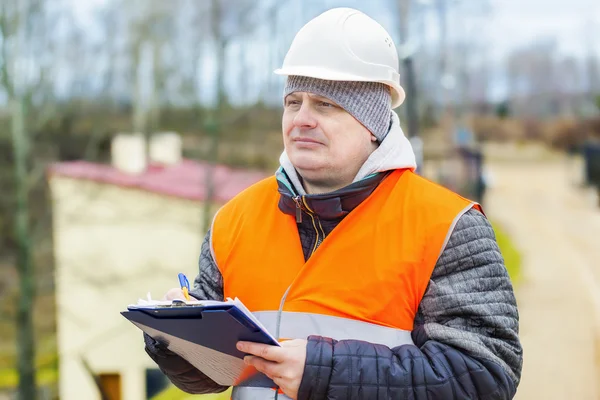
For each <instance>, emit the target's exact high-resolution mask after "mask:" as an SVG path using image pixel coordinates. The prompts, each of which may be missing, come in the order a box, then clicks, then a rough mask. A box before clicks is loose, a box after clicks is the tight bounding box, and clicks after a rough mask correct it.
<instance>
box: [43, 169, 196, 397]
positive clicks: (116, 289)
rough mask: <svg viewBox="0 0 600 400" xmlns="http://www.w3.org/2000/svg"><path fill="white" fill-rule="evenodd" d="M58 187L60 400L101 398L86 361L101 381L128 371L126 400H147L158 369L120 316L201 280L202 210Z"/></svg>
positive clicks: (63, 182) (68, 182) (108, 191)
mask: <svg viewBox="0 0 600 400" xmlns="http://www.w3.org/2000/svg"><path fill="white" fill-rule="evenodd" d="M50 184H51V189H52V194H53V207H54V208H53V214H54V240H55V257H56V290H57V302H58V310H57V313H58V316H57V323H58V346H59V352H60V360H61V361H60V395H61V399H62V400H72V399H90V400H93V399H99V395H98V393H97V390H96V389H95V387H94V385H93V382H92V380H91V379H90V377H89V375H87V374H86V372H85V370H84V368H83V365H82V363H81V359H80V358H81V357H84V358H85V359H86V360H87V362H88V363H89V365H90V366H91V368H92V369H93V371H95V372H97V373H102V372H106V373H111V372H119V373H121V374H122V377H121V379H122V388H123V399H124V400H141V399H145V391H144V390H145V388H144V372H145V369H146V368H154V367H155V364H154V363H153V362H152V360H151V359H150V358H149V357H148V356H147V355H146V353H145V352H144V348H143V347H144V346H143V338H142V333H141V331H139V330H138V329H137V328H135V327H134V326H133V325H132V324H131V323H130V322H128V321H127V320H126V319H125V318H124V317H123V316H122V315H120V314H119V312H120V311H123V310H125V308H126V306H127V305H128V304H131V303H135V302H136V301H137V299H138V298H139V297H143V298H145V297H146V293H147V292H148V291H150V292H151V293H152V297H153V298H159V297H162V296H163V295H164V293H165V292H166V291H167V290H168V289H169V288H171V287H176V286H177V285H178V281H177V273H178V272H184V273H186V274H187V275H188V278H189V279H190V281H192V280H193V278H194V277H195V275H196V274H197V261H198V256H199V251H200V245H201V243H202V239H203V236H204V232H202V225H203V224H202V220H201V215H202V205H201V204H200V203H196V202H193V201H188V200H182V199H177V198H172V197H167V196H161V195H156V194H152V193H148V192H144V191H140V190H136V189H128V188H121V187H117V186H112V185H104V184H98V183H95V182H90V181H82V180H75V179H70V178H64V177H52V178H51V180H50ZM190 283H191V284H192V283H193V282H190Z"/></svg>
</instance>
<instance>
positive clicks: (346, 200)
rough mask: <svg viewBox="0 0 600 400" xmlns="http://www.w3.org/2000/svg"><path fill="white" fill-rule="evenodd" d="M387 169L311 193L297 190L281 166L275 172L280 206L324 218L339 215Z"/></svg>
mask: <svg viewBox="0 0 600 400" xmlns="http://www.w3.org/2000/svg"><path fill="white" fill-rule="evenodd" d="M389 172H391V171H388V172H384V173H375V174H372V175H370V176H367V177H366V178H364V179H362V180H360V181H358V182H354V183H352V184H350V185H348V186H346V187H343V188H341V189H338V190H336V191H335V192H330V193H323V194H313V195H311V194H298V193H296V191H295V190H294V185H292V183H291V181H290V179H289V177H288V175H287V173H286V172H285V170H284V169H283V168H280V169H279V170H278V171H277V174H276V177H277V184H278V191H279V194H280V198H279V209H280V210H281V211H282V212H284V213H286V214H289V215H294V216H296V217H298V213H299V212H300V211H304V212H308V213H311V214H313V215H316V216H318V217H319V218H320V219H323V220H334V219H341V218H343V217H344V216H346V215H348V213H349V212H350V211H352V210H354V208H356V207H357V206H358V205H359V204H360V203H362V202H363V201H364V200H365V199H366V198H367V197H369V196H370V195H371V193H373V191H374V190H375V189H376V188H377V186H378V185H379V183H380V182H381V181H382V180H383V179H385V177H386V176H387V175H389ZM298 222H299V221H298Z"/></svg>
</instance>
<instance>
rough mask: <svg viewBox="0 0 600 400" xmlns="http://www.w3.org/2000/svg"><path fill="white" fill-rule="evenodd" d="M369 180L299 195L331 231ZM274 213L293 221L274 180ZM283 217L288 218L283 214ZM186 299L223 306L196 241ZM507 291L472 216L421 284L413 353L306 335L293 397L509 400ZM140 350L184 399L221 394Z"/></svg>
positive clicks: (511, 308) (511, 313)
mask: <svg viewBox="0 0 600 400" xmlns="http://www.w3.org/2000/svg"><path fill="white" fill-rule="evenodd" d="M385 177H386V174H385V173H379V174H374V175H371V176H369V177H367V178H366V179H362V180H360V181H358V182H355V183H353V184H352V185H350V186H348V187H346V188H344V189H341V190H339V191H337V192H333V193H330V194H326V195H313V196H307V200H308V201H310V202H311V203H310V206H311V209H313V210H314V211H316V214H317V216H318V218H319V219H320V221H321V223H322V226H323V228H324V231H325V233H326V234H329V232H331V230H332V229H333V228H334V227H335V226H336V225H337V224H338V223H339V222H340V221H341V220H342V219H343V218H344V217H345V215H347V214H348V213H349V212H351V210H352V209H353V208H354V207H356V206H357V205H358V204H360V202H361V201H362V200H364V199H365V198H366V197H367V196H368V195H369V194H370V193H371V192H372V191H373V190H374V189H375V188H376V187H377V185H378V184H379V182H380V181H381V180H382V179H385ZM278 181H279V182H280V186H279V191H280V193H281V200H280V204H279V207H280V209H281V210H282V211H284V212H286V213H290V214H292V213H295V211H296V210H295V208H294V207H293V204H294V203H293V200H291V199H292V197H293V196H294V195H295V193H293V185H290V181H289V177H288V176H287V175H286V173H285V172H284V171H282V170H280V171H279V172H278ZM292 215H293V214H292ZM309 221H311V219H310V218H308V217H306V218H302V222H301V223H299V224H298V230H299V236H300V240H301V242H302V247H303V249H304V255H305V258H309V257H310V255H311V254H310V252H311V250H312V249H313V248H314V246H315V240H316V235H315V233H314V227H313V225H312V223H311V222H309ZM199 269H200V273H199V274H198V276H197V277H196V279H195V285H194V286H195V287H194V290H193V291H192V293H191V294H193V295H194V296H195V297H196V298H199V299H216V300H222V299H223V279H222V276H221V274H220V272H219V269H218V268H217V266H216V264H215V261H214V260H213V258H212V256H211V251H210V232H208V234H207V235H206V238H205V240H204V243H203V245H202V249H201V255H200V260H199ZM518 320H519V317H518V311H517V305H516V300H515V296H514V293H513V287H512V284H511V281H510V279H509V276H508V274H507V270H506V268H505V265H504V261H503V257H502V255H501V253H500V250H499V248H498V244H497V242H496V239H495V235H494V230H493V228H492V226H491V225H490V223H489V221H488V220H487V218H486V217H485V216H484V215H483V214H481V213H480V212H479V211H476V210H470V211H468V212H467V213H465V214H464V215H463V216H462V217H461V218H460V219H459V220H458V222H457V224H456V226H455V228H454V230H453V232H452V234H451V236H450V239H449V241H448V243H447V245H446V247H445V249H444V251H443V252H442V254H441V256H440V258H439V260H438V262H437V264H436V266H435V268H434V270H433V273H432V275H431V278H430V282H429V285H428V288H427V290H426V292H425V295H424V297H423V299H422V301H421V303H420V305H419V309H418V313H417V316H416V318H415V321H414V327H413V331H412V338H413V342H414V345H402V346H398V347H386V346H383V345H379V344H373V343H368V342H364V341H358V340H341V341H337V340H333V339H331V338H327V337H320V336H310V337H308V338H307V339H308V347H307V358H306V365H305V369H304V375H303V379H302V382H301V385H300V390H299V396H298V398H299V399H302V400H304V399H314V400H320V399H334V400H337V399H427V400H431V399H448V400H450V399H489V400H491V399H511V398H513V396H514V395H515V392H516V389H517V386H518V384H519V380H520V376H521V368H522V360H523V358H522V347H521V344H520V341H519V336H518V325H519V322H518ZM145 343H146V351H147V353H148V354H149V355H150V357H151V358H152V359H153V360H154V361H155V362H156V363H157V364H158V366H159V367H160V368H161V370H162V371H163V372H164V373H165V374H166V375H167V377H168V378H169V379H170V380H171V381H172V382H173V383H174V384H175V385H176V386H178V387H179V388H181V389H182V390H184V391H186V392H189V393H216V392H221V391H224V390H226V389H227V387H223V386H220V385H218V384H216V383H215V382H213V381H212V380H210V379H209V378H208V377H206V376H205V375H203V374H202V373H201V372H200V371H198V370H197V369H195V368H194V367H192V366H191V365H190V364H189V363H187V362H186V361H185V360H183V359H182V358H180V357H179V356H177V355H175V354H174V353H172V352H170V351H169V350H168V349H166V347H165V346H164V345H163V344H161V343H158V342H156V341H154V340H153V339H151V338H150V337H148V336H145Z"/></svg>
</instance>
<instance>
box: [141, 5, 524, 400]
mask: <svg viewBox="0 0 600 400" xmlns="http://www.w3.org/2000/svg"><path fill="white" fill-rule="evenodd" d="M276 73H278V74H280V75H286V76H287V83H286V86H285V92H284V112H283V118H282V130H283V142H284V145H285V151H284V152H283V154H282V155H281V158H280V161H281V168H280V169H279V170H278V171H277V173H276V176H274V177H271V178H269V179H266V180H265V181H262V182H260V183H258V184H256V185H254V186H252V187H251V188H249V189H247V190H245V191H244V192H242V193H241V194H240V195H238V196H237V197H236V198H235V199H233V200H232V201H230V202H229V203H228V204H226V205H225V206H224V207H222V208H221V210H220V211H219V212H218V213H217V215H216V216H215V219H214V221H213V225H212V228H211V230H210V231H209V232H208V234H207V236H206V238H205V240H204V243H203V245H202V250H201V256H200V262H199V264H200V273H199V275H198V276H197V277H196V280H195V287H194V290H193V291H192V293H191V294H192V295H194V297H196V298H199V299H217V300H222V299H224V297H232V298H233V297H238V298H240V299H241V300H242V301H243V302H244V303H245V304H246V306H248V308H249V309H250V310H251V311H252V312H254V313H255V314H256V315H257V317H258V318H259V319H260V320H261V321H262V322H263V323H264V324H265V325H266V327H267V328H268V329H269V330H270V331H271V332H273V333H274V334H275V337H277V338H280V339H289V340H285V341H282V347H275V346H265V345H260V344H256V343H246V342H240V343H239V344H238V348H239V349H240V350H241V351H243V352H245V353H247V354H248V356H247V357H246V359H245V361H246V362H247V363H248V364H249V365H253V366H255V367H256V369H257V370H258V371H259V372H261V373H262V374H264V375H259V376H262V377H263V378H264V379H254V380H252V381H248V382H244V383H242V384H241V385H239V386H236V387H234V390H233V398H234V399H273V398H280V399H282V398H292V399H326V398H327V399H510V398H512V397H513V396H514V394H515V392H516V388H517V386H518V383H519V379H520V374H521V366H522V349H521V345H520V343H519V338H518V313H517V307H516V302H515V298H514V295H513V289H512V286H511V282H510V280H509V277H508V275H507V272H506V268H505V266H504V263H503V259H502V256H501V254H500V251H499V249H498V246H497V243H496V241H495V237H494V232H493V230H492V227H491V226H490V224H489V222H488V221H487V219H486V217H485V216H484V214H483V213H482V212H481V208H480V206H479V205H477V204H474V203H472V202H470V201H468V200H466V199H464V198H462V197H460V196H459V195H457V194H455V193H452V192H450V191H449V190H447V189H445V188H442V187H440V186H438V185H436V184H434V183H431V182H429V181H427V180H425V179H424V178H421V177H420V176H418V175H417V174H415V173H414V170H415V158H414V154H413V151H412V149H411V147H410V143H409V142H408V140H407V139H406V138H405V136H404V134H403V133H402V130H401V128H400V124H399V120H398V117H397V115H396V114H395V113H394V112H393V111H392V108H393V107H397V106H398V105H400V104H401V103H402V101H403V99H404V91H403V90H402V87H401V86H400V83H399V74H398V57H397V53H396V49H395V47H394V44H393V43H392V40H391V39H390V37H389V35H388V34H387V32H386V31H385V30H384V29H383V28H382V27H381V26H380V25H379V24H377V23H376V22H375V21H373V20H372V19H371V18H369V17H367V16H366V15H364V14H362V13H360V12H358V11H356V10H353V9H348V8H339V9H332V10H329V11H327V12H325V13H323V14H321V15H320V16H318V17H317V18H315V19H313V20H312V21H310V22H309V23H308V24H307V25H305V26H304V27H303V28H302V29H301V30H300V31H299V32H298V34H297V35H296V37H295V38H294V41H293V43H292V45H291V47H290V49H289V52H288V54H287V55H286V58H285V60H284V63H283V67H282V68H281V69H279V70H277V71H276ZM167 297H168V298H175V297H182V294H181V292H180V290H179V289H172V290H171V291H169V293H168V294H167ZM145 338H146V351H147V352H148V354H149V355H150V356H151V357H152V359H154V360H155V361H156V363H157V364H158V365H159V366H160V368H161V369H162V371H163V372H164V373H165V374H166V375H167V376H168V377H169V379H170V380H171V381H172V382H173V383H174V384H175V385H177V386H178V387H179V388H181V389H183V390H185V391H187V392H190V393H210V392H220V391H224V390H226V389H227V388H226V387H222V386H219V385H217V384H216V383H215V382H213V381H211V380H210V379H209V378H207V377H206V376H205V375H203V374H202V373H200V372H199V371H198V370H197V369H195V368H194V367H192V366H191V365H190V364H188V363H187V362H186V361H185V360H183V359H182V358H180V357H178V356H177V355H175V354H173V353H172V352H170V351H169V350H168V349H166V348H165V346H164V345H163V344H161V343H157V342H156V341H154V340H153V339H151V338H149V337H148V336H146V337H145ZM267 378H269V379H267ZM275 385H276V386H275Z"/></svg>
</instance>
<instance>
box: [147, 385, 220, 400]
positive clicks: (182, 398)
mask: <svg viewBox="0 0 600 400" xmlns="http://www.w3.org/2000/svg"><path fill="white" fill-rule="evenodd" d="M229 398H231V389H229V390H227V391H225V392H223V393H218V394H202V395H197V394H194V395H192V394H189V393H185V392H183V391H181V390H179V389H177V388H176V387H175V386H171V387H169V388H167V389H165V390H163V391H162V392H161V393H159V394H157V395H156V396H154V397H153V398H152V399H151V400H194V399H203V400H228V399H229Z"/></svg>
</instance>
